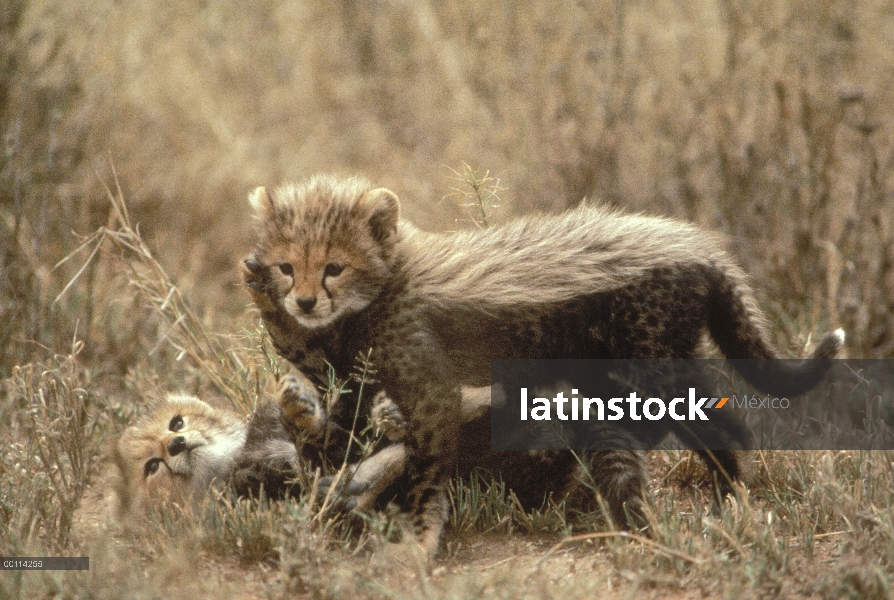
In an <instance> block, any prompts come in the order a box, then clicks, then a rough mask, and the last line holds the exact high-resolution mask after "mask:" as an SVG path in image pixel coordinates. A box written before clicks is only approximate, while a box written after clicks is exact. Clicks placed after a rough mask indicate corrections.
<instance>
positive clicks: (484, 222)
mask: <svg viewBox="0 0 894 600" xmlns="http://www.w3.org/2000/svg"><path fill="white" fill-rule="evenodd" d="M447 168H448V169H450V167H447ZM450 171H451V172H452V173H453V175H454V177H452V179H455V180H457V181H458V182H459V184H458V186H457V187H455V188H452V191H451V193H450V194H448V197H449V196H457V197H458V204H459V206H460V207H462V208H463V209H464V210H466V211H467V212H468V213H469V221H471V222H472V223H474V224H475V226H476V227H478V228H479V229H487V228H488V227H490V226H491V225H492V224H493V219H492V217H493V211H494V209H496V208H498V207H499V206H500V205H499V204H497V202H499V200H500V193H501V192H504V191H506V188H502V187H500V180H499V178H497V177H491V176H490V171H489V170H485V171H484V172H483V173H482V171H481V169H480V168H472V167H471V166H469V165H468V164H467V163H463V169H462V172H459V171H456V170H454V169H450Z"/></svg>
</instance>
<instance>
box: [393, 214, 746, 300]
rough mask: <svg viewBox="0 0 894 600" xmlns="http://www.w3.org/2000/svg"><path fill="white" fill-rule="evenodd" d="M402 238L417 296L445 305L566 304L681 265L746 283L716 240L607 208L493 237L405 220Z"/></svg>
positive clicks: (537, 220) (505, 228)
mask: <svg viewBox="0 0 894 600" xmlns="http://www.w3.org/2000/svg"><path fill="white" fill-rule="evenodd" d="M399 231H400V233H401V235H402V237H403V240H404V241H405V242H406V243H407V244H408V247H407V249H406V251H405V254H404V258H405V261H406V262H405V268H406V270H407V274H408V277H409V278H410V279H411V280H412V281H413V282H414V291H416V292H417V293H419V294H420V295H425V296H426V297H427V298H428V299H429V300H430V301H431V302H434V303H437V304H443V305H445V306H446V305H450V304H454V303H476V304H485V305H486V304H512V305H518V304H525V303H531V304H537V303H546V302H562V301H564V300H568V299H571V298H574V297H577V296H580V295H581V293H582V292H583V293H592V292H594V291H599V290H610V289H614V288H617V287H621V286H624V285H627V284H629V283H631V282H632V281H635V280H636V279H638V278H639V277H640V276H641V275H642V274H643V272H644V271H645V270H647V269H654V268H655V267H660V266H665V265H673V264H679V263H681V262H682V263H700V264H706V265H714V266H717V267H718V268H721V269H723V270H724V271H726V272H727V273H729V274H733V275H735V276H736V278H737V279H739V278H741V279H742V281H744V273H742V271H741V270H740V269H739V268H738V267H736V266H735V265H734V264H733V263H732V262H731V261H730V260H729V259H728V258H727V256H726V253H725V252H724V251H723V250H722V249H721V248H720V244H719V243H718V241H717V240H716V238H715V237H714V236H713V235H711V234H709V233H706V232H704V231H702V230H699V229H697V228H695V227H693V226H691V225H689V224H686V223H681V222H679V221H673V220H670V219H665V218H662V217H652V216H643V215H638V214H629V213H624V212H622V211H620V210H616V209H612V208H610V207H606V206H601V205H592V204H587V203H582V204H581V205H579V206H578V207H576V208H573V209H570V210H567V211H565V212H564V213H561V214H557V215H527V216H524V217H520V218H518V219H515V220H513V221H510V222H509V223H506V224H505V225H497V226H495V227H493V228H491V229H487V230H479V229H475V230H468V231H461V232H457V233H453V234H442V233H428V232H424V231H421V230H419V229H417V228H416V227H414V226H413V225H411V224H410V223H408V222H406V221H403V222H401V224H400V229H399ZM497 266H498V267H499V268H495V267H497ZM584 291H585V292H584Z"/></svg>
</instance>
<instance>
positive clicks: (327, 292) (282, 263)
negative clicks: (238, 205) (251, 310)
mask: <svg viewBox="0 0 894 600" xmlns="http://www.w3.org/2000/svg"><path fill="white" fill-rule="evenodd" d="M249 200H250V202H251V206H252V209H253V211H254V216H255V248H254V252H253V254H252V255H251V256H250V257H249V258H248V259H246V260H245V262H244V270H243V275H244V277H245V282H246V283H247V284H248V287H249V290H250V291H251V293H252V296H253V298H254V300H255V302H256V304H257V305H258V307H259V308H260V309H261V310H262V311H268V312H269V311H272V312H276V313H280V314H281V313H282V311H285V313H287V314H288V315H289V316H290V317H291V318H292V319H293V320H294V321H295V322H297V323H298V324H299V325H300V326H302V327H304V328H306V329H319V328H322V327H326V326H327V325H330V324H332V323H335V322H336V321H338V320H339V319H341V318H342V317H345V316H348V315H350V314H354V313H357V312H360V311H362V310H363V309H364V308H366V307H367V306H369V304H370V303H371V302H373V301H374V300H375V299H376V298H377V297H378V296H379V294H380V293H381V291H382V288H383V287H384V286H385V284H386V283H387V281H388V277H389V274H390V267H391V258H392V254H393V248H394V244H395V241H396V239H397V230H398V219H399V216H400V205H399V203H398V199H397V196H396V195H395V194H394V193H393V192H391V191H389V190H387V189H385V188H374V187H373V186H372V185H371V184H370V183H369V182H367V181H365V180H363V179H359V178H351V179H343V178H334V177H328V176H317V177H314V178H312V179H309V180H307V181H305V182H303V183H300V184H286V185H283V186H281V187H278V188H276V189H275V190H273V191H272V193H271V192H268V191H267V190H266V189H265V188H263V187H260V188H257V189H256V190H255V191H254V192H253V193H252V194H251V195H250V197H249Z"/></svg>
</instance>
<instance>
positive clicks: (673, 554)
mask: <svg viewBox="0 0 894 600" xmlns="http://www.w3.org/2000/svg"><path fill="white" fill-rule="evenodd" d="M606 538H624V539H629V540H633V541H635V542H639V543H641V544H642V545H644V546H646V547H647V548H648V549H650V550H652V551H654V552H657V553H658V554H663V555H664V556H666V557H668V558H679V559H681V560H685V561H688V562H691V563H693V564H696V565H701V564H704V562H705V561H704V560H702V559H700V558H695V557H694V556H689V555H688V554H683V553H682V552H678V551H676V550H673V549H671V548H668V547H667V546H663V545H662V544H659V543H658V542H655V541H653V540H650V539H649V538H647V537H644V536H641V535H639V534H636V533H630V532H629V531H600V532H598V533H585V534H581V535H573V536H571V537H568V538H565V539H564V540H562V541H560V542H559V543H558V544H556V545H555V546H553V547H552V548H550V550H549V552H547V553H546V554H545V555H544V556H543V558H541V559H540V560H539V561H538V562H537V565H536V567H535V570H536V569H537V568H539V567H540V565H541V564H542V563H543V561H545V560H546V559H547V558H549V557H550V556H552V555H553V554H554V553H555V552H556V551H558V550H559V548H561V547H562V546H564V545H565V544H571V543H573V542H583V541H586V540H598V539H606Z"/></svg>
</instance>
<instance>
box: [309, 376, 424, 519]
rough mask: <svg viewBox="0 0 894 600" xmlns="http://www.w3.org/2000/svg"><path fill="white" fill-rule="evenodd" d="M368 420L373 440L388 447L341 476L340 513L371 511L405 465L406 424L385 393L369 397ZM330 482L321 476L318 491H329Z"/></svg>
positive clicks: (366, 458) (353, 466)
mask: <svg viewBox="0 0 894 600" xmlns="http://www.w3.org/2000/svg"><path fill="white" fill-rule="evenodd" d="M371 417H372V422H373V429H374V431H375V432H376V437H377V438H381V439H384V440H386V441H387V442H388V445H386V446H385V447H384V448H382V449H381V450H379V451H378V452H376V453H374V454H372V455H370V456H368V457H364V458H361V460H360V461H358V462H357V463H354V464H353V465H350V466H349V467H348V470H347V473H346V476H343V477H342V480H346V482H347V483H345V484H341V488H340V489H338V492H339V496H340V499H341V507H342V508H343V509H344V510H359V511H364V512H365V511H369V510H371V509H372V508H373V507H374V506H375V503H376V499H377V498H378V497H379V495H380V494H381V493H382V492H383V491H384V490H385V488H387V487H388V486H389V485H391V484H392V483H394V481H395V480H396V479H397V478H398V477H400V475H402V474H403V472H404V470H405V469H406V466H407V458H408V451H407V447H406V445H405V444H404V443H403V441H404V439H406V436H407V421H406V419H405V418H404V415H403V413H402V412H401V411H400V409H399V408H398V407H397V404H395V403H394V401H393V400H391V398H389V397H388V396H387V394H385V392H379V393H378V394H377V395H376V397H375V398H373V408H372V411H371ZM334 479H335V478H334V477H324V478H323V479H321V480H320V488H321V489H323V490H327V489H329V487H331V486H332V482H333V481H334Z"/></svg>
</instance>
